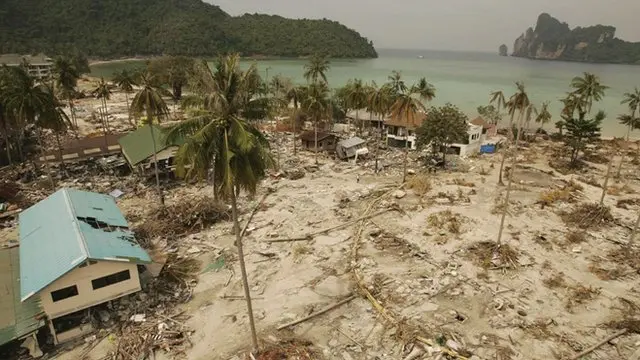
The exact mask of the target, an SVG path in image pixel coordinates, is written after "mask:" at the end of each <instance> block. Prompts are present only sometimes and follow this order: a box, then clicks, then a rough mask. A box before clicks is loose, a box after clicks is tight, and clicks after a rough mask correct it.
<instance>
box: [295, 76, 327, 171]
mask: <svg viewBox="0 0 640 360" xmlns="http://www.w3.org/2000/svg"><path fill="white" fill-rule="evenodd" d="M306 95H307V96H306V97H305V99H304V101H303V102H302V107H303V108H304V110H305V112H306V113H307V115H309V116H310V117H311V119H312V121H313V129H314V138H315V145H314V146H315V155H314V156H315V163H316V164H318V123H320V122H322V119H323V118H324V117H325V116H327V115H328V114H329V113H330V101H329V88H328V87H327V84H326V83H323V82H320V83H312V84H310V85H309V86H308V87H307V94H306Z"/></svg>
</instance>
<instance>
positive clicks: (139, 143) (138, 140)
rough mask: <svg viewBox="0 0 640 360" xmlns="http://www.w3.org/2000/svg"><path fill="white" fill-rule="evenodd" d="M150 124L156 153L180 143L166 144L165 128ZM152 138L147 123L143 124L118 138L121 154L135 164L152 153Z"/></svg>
mask: <svg viewBox="0 0 640 360" xmlns="http://www.w3.org/2000/svg"><path fill="white" fill-rule="evenodd" d="M151 126H153V138H155V142H156V153H158V152H160V151H162V150H164V149H166V148H168V147H169V146H173V145H176V146H177V145H180V143H175V144H168V143H167V141H166V140H167V139H166V136H165V130H164V129H163V128H161V127H159V126H157V125H151ZM153 138H152V137H151V131H150V130H149V125H144V126H142V127H140V128H138V129H137V130H136V131H132V132H130V133H129V134H127V135H125V136H123V137H121V138H119V139H118V142H119V143H120V147H121V148H122V154H123V155H124V157H125V158H126V159H127V161H128V162H129V164H131V165H132V166H136V165H138V164H140V163H141V162H143V161H144V160H146V159H148V158H149V157H150V156H152V155H153Z"/></svg>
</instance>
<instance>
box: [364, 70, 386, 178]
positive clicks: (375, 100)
mask: <svg viewBox="0 0 640 360" xmlns="http://www.w3.org/2000/svg"><path fill="white" fill-rule="evenodd" d="M391 105H392V103H391V94H390V91H389V87H388V86H384V85H383V86H381V87H380V88H377V86H376V83H375V82H374V83H373V84H372V86H371V88H370V90H369V95H368V97H367V108H368V111H369V112H370V113H371V114H377V115H378V118H379V119H381V120H384V118H385V117H386V116H387V115H388V114H389V112H391ZM376 130H377V131H380V130H381V129H380V127H379V126H378V129H376ZM380 136H381V135H380V134H379V133H376V143H375V147H376V148H375V170H374V171H375V173H377V172H378V147H379V145H378V140H379V139H380Z"/></svg>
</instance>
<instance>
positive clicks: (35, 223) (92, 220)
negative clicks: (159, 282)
mask: <svg viewBox="0 0 640 360" xmlns="http://www.w3.org/2000/svg"><path fill="white" fill-rule="evenodd" d="M19 230H20V258H21V259H23V261H22V262H21V264H20V278H21V283H20V298H21V300H22V301H25V300H26V299H29V298H30V297H31V296H33V295H34V294H36V293H38V292H39V291H40V290H42V289H44V288H45V287H46V286H48V285H49V284H51V283H52V282H54V281H55V280H57V279H58V278H60V277H62V276H63V275H65V274H66V273H68V272H69V271H71V270H73V269H74V268H75V267H76V266H78V265H80V264H82V263H83V262H85V261H87V260H103V261H128V262H135V263H149V262H151V259H150V258H149V255H148V254H147V253H146V252H145V251H144V250H143V249H142V248H141V247H140V245H139V244H138V243H137V242H136V240H135V238H134V235H133V232H132V231H131V230H129V227H128V224H127V221H126V220H125V218H124V216H123V215H122V213H121V212H120V209H118V206H117V205H116V202H115V200H114V199H113V198H112V197H111V196H109V195H103V194H97V193H91V192H86V191H80V190H75V189H66V188H65V189H61V190H58V191H57V192H55V193H53V194H52V195H50V196H49V197H48V198H46V199H44V200H42V201H40V202H39V203H37V204H35V205H34V206H32V207H30V208H28V209H27V210H25V211H23V212H22V213H20V217H19Z"/></svg>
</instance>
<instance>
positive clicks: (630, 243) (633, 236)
mask: <svg viewBox="0 0 640 360" xmlns="http://www.w3.org/2000/svg"><path fill="white" fill-rule="evenodd" d="M638 226H640V213H638V219H637V220H636V223H635V224H634V225H633V230H631V236H630V237H629V241H628V242H627V254H629V252H630V250H631V247H632V246H633V243H634V241H635V239H636V234H637V233H638Z"/></svg>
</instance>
